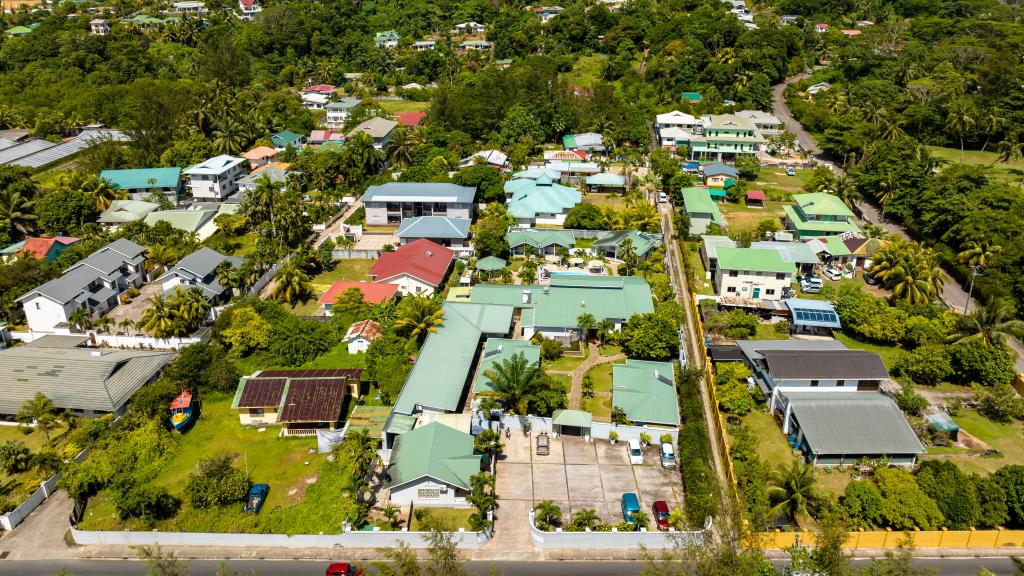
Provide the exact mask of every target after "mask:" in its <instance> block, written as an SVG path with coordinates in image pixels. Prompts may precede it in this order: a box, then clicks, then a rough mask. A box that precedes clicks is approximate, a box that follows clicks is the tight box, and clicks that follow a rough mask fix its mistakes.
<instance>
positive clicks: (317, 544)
mask: <svg viewBox="0 0 1024 576" xmlns="http://www.w3.org/2000/svg"><path fill="white" fill-rule="evenodd" d="M429 535H430V533H429V532H404V531H403V532H383V531H382V532H362V531H353V532H345V533H343V534H296V535H293V536H289V535H287V534H238V533H224V532H112V531H111V532H107V531H102V532H101V531H90V530H79V529H77V528H75V527H74V526H72V527H71V537H72V539H74V541H75V543H76V544H119V545H124V546H157V545H159V546H229V547H254V546H258V547H265V548H387V547H392V546H397V545H398V544H400V543H405V544H408V545H409V547H410V548H427V547H428V546H429V544H428V543H427V537H428V536H429ZM453 536H454V537H455V542H456V545H457V546H458V547H459V548H480V547H482V546H483V545H484V544H486V543H487V541H488V540H490V535H489V534H488V533H487V532H464V531H459V532H456V533H454V534H453Z"/></svg>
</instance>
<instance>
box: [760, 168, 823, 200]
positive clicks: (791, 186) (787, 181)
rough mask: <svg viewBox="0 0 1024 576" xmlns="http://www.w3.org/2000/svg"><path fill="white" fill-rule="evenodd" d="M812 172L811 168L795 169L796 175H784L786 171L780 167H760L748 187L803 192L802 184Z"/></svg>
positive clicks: (790, 192) (794, 192) (788, 192)
mask: <svg viewBox="0 0 1024 576" xmlns="http://www.w3.org/2000/svg"><path fill="white" fill-rule="evenodd" d="M813 173H814V171H813V170H797V171H796V176H786V171H785V170H783V169H781V168H762V169H761V171H760V172H759V173H758V175H757V178H755V179H754V181H753V182H751V183H750V186H749V188H753V189H755V190H756V189H761V190H764V191H765V192H771V191H776V192H782V193H785V194H797V193H800V192H803V188H804V184H805V183H806V182H807V180H808V179H810V177H811V174H813Z"/></svg>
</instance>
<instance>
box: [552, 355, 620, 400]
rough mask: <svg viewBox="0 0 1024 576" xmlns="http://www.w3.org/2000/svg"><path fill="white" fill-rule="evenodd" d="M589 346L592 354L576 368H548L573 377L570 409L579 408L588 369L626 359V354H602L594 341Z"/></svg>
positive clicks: (555, 372) (554, 372)
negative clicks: (584, 378) (584, 377)
mask: <svg viewBox="0 0 1024 576" xmlns="http://www.w3.org/2000/svg"><path fill="white" fill-rule="evenodd" d="M587 347H588V348H589V350H590V354H588V355H587V359H586V360H584V361H583V363H582V364H580V365H579V366H577V367H576V369H575V370H548V373H549V374H562V375H564V376H571V377H572V388H571V389H570V390H569V409H570V410H579V408H580V398H581V397H582V396H583V375H584V374H586V373H587V371H588V370H590V369H591V368H593V367H594V366H597V365H599V364H607V363H609V362H618V361H619V360H625V359H626V355H625V354H621V353H620V354H613V355H611V356H601V348H600V347H598V345H597V344H595V343H593V342H588V343H587Z"/></svg>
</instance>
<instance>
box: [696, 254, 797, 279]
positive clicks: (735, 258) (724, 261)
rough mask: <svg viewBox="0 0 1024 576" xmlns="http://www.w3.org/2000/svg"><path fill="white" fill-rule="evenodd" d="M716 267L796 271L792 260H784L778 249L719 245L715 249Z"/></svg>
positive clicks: (751, 270)
mask: <svg viewBox="0 0 1024 576" xmlns="http://www.w3.org/2000/svg"><path fill="white" fill-rule="evenodd" d="M716 253H717V255H718V267H719V269H721V270H748V271H750V272H786V273H789V274H792V273H794V272H795V271H796V268H795V267H794V266H793V263H792V262H786V261H785V260H783V259H782V255H780V254H779V251H778V250H767V249H762V248H732V247H721V248H718V249H717V250H716Z"/></svg>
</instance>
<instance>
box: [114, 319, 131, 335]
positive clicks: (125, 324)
mask: <svg viewBox="0 0 1024 576" xmlns="http://www.w3.org/2000/svg"><path fill="white" fill-rule="evenodd" d="M117 327H118V328H120V329H121V330H123V331H124V333H125V334H126V335H128V336H131V330H132V329H133V328H135V321H134V320H132V319H131V318H122V319H121V321H120V322H118V323H117Z"/></svg>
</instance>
